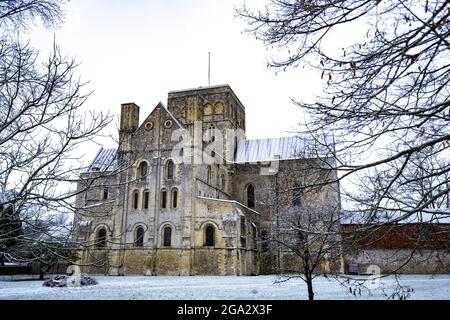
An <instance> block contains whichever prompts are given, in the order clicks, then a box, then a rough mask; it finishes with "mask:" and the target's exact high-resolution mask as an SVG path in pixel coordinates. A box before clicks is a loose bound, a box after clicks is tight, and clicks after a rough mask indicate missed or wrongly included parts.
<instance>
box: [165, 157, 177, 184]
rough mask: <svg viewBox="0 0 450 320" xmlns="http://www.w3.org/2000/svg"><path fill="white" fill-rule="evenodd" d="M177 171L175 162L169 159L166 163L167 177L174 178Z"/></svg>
mask: <svg viewBox="0 0 450 320" xmlns="http://www.w3.org/2000/svg"><path fill="white" fill-rule="evenodd" d="M174 171H175V164H174V163H173V161H172V160H169V161H167V164H166V179H169V180H172V179H173V176H174Z"/></svg>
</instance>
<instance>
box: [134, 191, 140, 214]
mask: <svg viewBox="0 0 450 320" xmlns="http://www.w3.org/2000/svg"><path fill="white" fill-rule="evenodd" d="M138 202H139V192H138V191H134V192H133V209H134V210H136V209H137V208H138Z"/></svg>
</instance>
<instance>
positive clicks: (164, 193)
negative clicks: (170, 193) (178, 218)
mask: <svg viewBox="0 0 450 320" xmlns="http://www.w3.org/2000/svg"><path fill="white" fill-rule="evenodd" d="M161 208H162V209H165V208H167V190H165V189H163V190H162V191H161Z"/></svg>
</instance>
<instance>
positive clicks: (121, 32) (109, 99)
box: [30, 0, 320, 138]
mask: <svg viewBox="0 0 450 320" xmlns="http://www.w3.org/2000/svg"><path fill="white" fill-rule="evenodd" d="M247 2H248V3H252V1H247ZM256 2H258V3H261V2H260V1H258V0H256ZM242 3H243V2H242V0H227V1H223V0H190V1H181V0H170V1H165V0H151V1H148V0H145V1H144V0H133V1H118V0H95V1H92V0H72V1H71V2H70V3H68V4H67V5H66V6H65V9H66V22H65V24H63V25H62V26H61V27H60V28H59V29H58V30H46V29H44V28H41V27H38V28H36V29H35V30H33V31H32V32H31V34H30V37H31V42H32V44H33V45H35V46H36V47H38V48H40V49H41V50H42V53H43V54H44V53H45V52H46V49H47V48H49V47H50V46H51V45H52V42H53V37H54V36H55V37H56V42H57V43H58V44H59V45H60V47H61V49H62V51H63V52H64V53H66V54H67V55H68V56H75V57H76V58H77V61H79V62H80V63H81V66H80V67H79V70H78V71H79V75H80V76H81V77H82V79H83V80H89V81H90V83H89V86H88V88H89V89H91V90H94V91H95V92H94V94H93V96H92V97H91V98H90V99H89V101H88V103H87V107H89V108H94V109H96V110H108V109H109V110H111V112H112V113H114V114H116V115H119V113H120V104H121V103H124V102H135V103H137V104H138V105H139V106H140V107H141V116H140V119H141V121H142V120H143V119H144V118H145V117H146V116H147V114H148V113H150V112H151V110H152V109H153V108H154V107H155V106H156V104H157V103H158V102H159V101H162V102H163V103H164V104H166V103H167V93H168V92H169V91H171V90H178V89H187V88H193V87H199V86H206V85H207V84H208V51H210V52H211V85H216V84H225V83H226V84H229V85H230V86H231V87H232V88H233V90H234V91H235V93H236V94H237V95H238V97H239V98H240V100H241V101H242V103H243V104H244V105H245V107H246V113H247V114H246V117H247V137H248V138H264V137H272V136H283V135H287V131H290V130H294V129H295V128H296V126H297V124H298V123H299V122H300V121H301V119H302V113H301V112H300V110H299V109H298V108H297V107H295V106H294V105H293V104H292V103H291V101H290V98H294V99H299V100H300V99H301V100H307V99H309V100H311V99H315V98H314V92H316V93H317V92H319V91H320V75H317V74H315V73H312V72H311V71H309V72H307V71H305V70H303V69H297V70H292V71H288V72H286V73H280V74H278V75H275V70H269V69H267V67H266V58H267V57H268V52H267V51H266V50H265V48H264V46H263V45H262V43H260V42H259V41H256V40H255V39H254V38H252V37H251V36H250V35H248V34H246V33H244V32H243V29H244V27H245V24H244V22H243V21H241V20H239V18H236V17H235V13H234V6H235V5H238V6H239V5H241V4H242ZM115 129H116V128H115V127H111V130H115Z"/></svg>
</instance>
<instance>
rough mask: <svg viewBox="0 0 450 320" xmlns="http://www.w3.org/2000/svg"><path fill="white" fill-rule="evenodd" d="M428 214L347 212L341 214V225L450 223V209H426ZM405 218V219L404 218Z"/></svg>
mask: <svg viewBox="0 0 450 320" xmlns="http://www.w3.org/2000/svg"><path fill="white" fill-rule="evenodd" d="M424 211H426V212H421V213H414V214H412V215H410V216H408V217H406V216H407V214H406V213H401V212H387V211H386V212H377V213H376V214H373V213H371V212H370V211H353V212H352V211H346V210H343V211H342V212H341V224H372V223H390V222H395V221H397V220H398V219H400V221H398V222H397V223H399V224H406V223H422V222H424V223H450V208H440V209H424ZM403 217H405V218H403Z"/></svg>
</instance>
